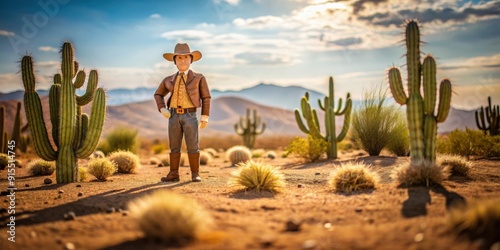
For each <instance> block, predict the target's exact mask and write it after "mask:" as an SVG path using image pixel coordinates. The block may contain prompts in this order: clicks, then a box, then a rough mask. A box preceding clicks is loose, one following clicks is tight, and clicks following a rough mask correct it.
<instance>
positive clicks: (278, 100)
mask: <svg viewBox="0 0 500 250" xmlns="http://www.w3.org/2000/svg"><path fill="white" fill-rule="evenodd" d="M155 91H156V88H146V87H140V88H136V89H111V90H107V91H106V95H107V96H108V99H107V103H108V105H109V106H118V105H123V104H128V103H135V102H143V101H148V100H153V95H154V92H155ZM306 91H307V92H309V96H310V98H311V99H312V100H315V101H314V102H313V106H314V107H316V106H317V101H316V100H317V99H322V98H323V97H324V94H321V93H319V92H317V91H314V90H310V89H306V88H303V87H298V86H287V87H282V86H278V85H274V84H265V83H261V84H258V85H256V86H253V87H250V88H245V89H242V90H238V91H235V90H228V91H220V90H216V89H214V90H211V95H212V99H216V98H218V97H223V96H224V97H226V96H232V97H240V98H244V99H248V100H252V101H253V102H256V103H258V104H262V105H267V106H273V107H277V108H282V109H289V110H293V109H295V108H298V107H300V98H302V96H304V94H305V92H306ZM37 92H38V93H39V94H40V95H41V96H45V95H48V92H49V91H48V90H38V91H37ZM82 93H83V90H81V91H80V90H79V91H78V94H82ZM23 95H24V91H20V90H19V91H15V92H11V93H6V94H5V93H0V101H10V100H22V98H23ZM343 98H345V97H343Z"/></svg>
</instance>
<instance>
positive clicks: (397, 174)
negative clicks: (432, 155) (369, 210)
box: [392, 160, 450, 187]
mask: <svg viewBox="0 0 500 250" xmlns="http://www.w3.org/2000/svg"><path fill="white" fill-rule="evenodd" d="M449 175H450V169H449V167H448V166H440V165H437V164H436V163H433V162H431V161H428V160H420V161H418V162H415V163H410V164H409V165H402V166H399V167H397V168H395V169H394V170H393V172H392V179H394V180H396V181H397V182H398V184H399V186H422V185H425V186H427V187H428V186H429V185H430V184H432V183H433V184H441V183H442V182H443V181H444V180H445V179H446V178H448V176H449Z"/></svg>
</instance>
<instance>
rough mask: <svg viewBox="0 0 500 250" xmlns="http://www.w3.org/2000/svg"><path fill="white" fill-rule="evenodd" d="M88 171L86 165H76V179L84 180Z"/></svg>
mask: <svg viewBox="0 0 500 250" xmlns="http://www.w3.org/2000/svg"><path fill="white" fill-rule="evenodd" d="M88 173H89V171H88V170H87V168H86V167H78V181H80V182H82V181H85V180H86V179H87V177H88Z"/></svg>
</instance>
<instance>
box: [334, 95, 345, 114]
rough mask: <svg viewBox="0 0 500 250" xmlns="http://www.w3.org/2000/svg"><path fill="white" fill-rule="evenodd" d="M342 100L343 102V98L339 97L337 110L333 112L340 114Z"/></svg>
mask: <svg viewBox="0 0 500 250" xmlns="http://www.w3.org/2000/svg"><path fill="white" fill-rule="evenodd" d="M342 102H343V101H342V98H339V103H338V105H337V110H335V112H333V113H335V114H340V109H342Z"/></svg>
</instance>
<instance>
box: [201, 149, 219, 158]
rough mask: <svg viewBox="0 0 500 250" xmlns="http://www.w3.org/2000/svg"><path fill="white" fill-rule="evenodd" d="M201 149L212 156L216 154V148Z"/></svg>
mask: <svg viewBox="0 0 500 250" xmlns="http://www.w3.org/2000/svg"><path fill="white" fill-rule="evenodd" d="M203 151H204V152H207V153H209V154H210V155H211V156H212V157H216V156H217V150H215V149H214V148H206V149H203Z"/></svg>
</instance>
